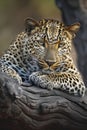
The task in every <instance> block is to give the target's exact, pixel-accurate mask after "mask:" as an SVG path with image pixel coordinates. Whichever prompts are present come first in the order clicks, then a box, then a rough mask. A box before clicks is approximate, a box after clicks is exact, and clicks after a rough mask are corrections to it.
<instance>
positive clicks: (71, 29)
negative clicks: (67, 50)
mask: <svg viewBox="0 0 87 130" xmlns="http://www.w3.org/2000/svg"><path fill="white" fill-rule="evenodd" d="M79 28H80V23H74V24H72V25H69V26H66V27H65V29H66V30H67V31H69V32H70V33H71V34H72V35H73V37H75V33H76V32H78V30H79Z"/></svg>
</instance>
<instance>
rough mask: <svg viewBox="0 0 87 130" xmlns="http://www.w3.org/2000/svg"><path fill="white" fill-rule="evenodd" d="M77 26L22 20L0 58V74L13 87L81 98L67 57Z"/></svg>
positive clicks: (78, 79) (76, 76) (80, 88)
mask: <svg viewBox="0 0 87 130" xmlns="http://www.w3.org/2000/svg"><path fill="white" fill-rule="evenodd" d="M79 28H80V23H78V22H77V23H74V24H71V25H64V23H62V22H60V21H58V20H56V19H41V20H38V21H36V20H34V19H32V18H27V19H26V20H25V30H24V31H23V32H21V33H19V34H18V35H17V37H16V39H15V40H14V41H13V42H12V43H11V44H10V46H9V48H8V49H7V51H6V52H5V53H4V54H3V55H2V56H1V58H0V71H1V72H3V73H5V74H7V75H9V76H10V77H11V78H13V79H15V80H16V81H17V83H19V84H20V85H22V83H31V84H34V85H36V86H37V87H41V88H43V89H48V90H53V89H57V90H60V91H64V92H66V93H68V94H71V95H74V96H80V97H82V96H84V95H85V91H86V87H85V84H84V82H83V79H82V76H81V74H80V72H79V70H78V69H77V67H76V66H75V64H74V62H73V58H72V56H71V49H72V41H73V39H74V37H75V36H76V33H77V32H78V30H79Z"/></svg>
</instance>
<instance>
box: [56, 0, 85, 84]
mask: <svg viewBox="0 0 87 130" xmlns="http://www.w3.org/2000/svg"><path fill="white" fill-rule="evenodd" d="M56 4H57V6H58V7H59V8H60V9H61V13H62V18H63V21H64V23H65V24H66V25H68V24H73V23H74V22H80V24H81V28H80V31H79V32H78V35H77V37H76V39H75V41H74V46H75V49H76V52H77V58H78V59H77V60H78V67H79V70H80V71H81V73H82V75H83V80H84V82H85V84H86V86H87V0H56Z"/></svg>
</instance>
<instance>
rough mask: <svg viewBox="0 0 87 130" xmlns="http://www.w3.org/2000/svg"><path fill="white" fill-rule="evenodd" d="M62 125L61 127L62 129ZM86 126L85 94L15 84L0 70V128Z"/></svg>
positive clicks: (83, 129) (81, 129) (51, 129)
mask: <svg viewBox="0 0 87 130" xmlns="http://www.w3.org/2000/svg"><path fill="white" fill-rule="evenodd" d="M63 128H64V129H63ZM65 128H67V130H73V129H76V130H87V95H85V97H83V98H80V97H74V96H71V95H69V94H66V93H64V92H61V91H58V90H52V91H50V90H46V89H42V88H39V87H35V86H31V85H30V86H29V87H27V86H19V85H18V84H17V83H16V82H15V81H13V80H12V79H10V78H9V77H8V76H7V75H4V74H2V73H0V130H2V129H4V130H26V129H29V130H36V129H38V130H41V129H42V130H44V129H45V130H58V129H59V130H65Z"/></svg>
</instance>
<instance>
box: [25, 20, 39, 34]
mask: <svg viewBox="0 0 87 130" xmlns="http://www.w3.org/2000/svg"><path fill="white" fill-rule="evenodd" d="M35 27H39V22H37V21H35V20H34V19H32V18H27V19H26V20H25V31H26V32H28V33H31V31H32V30H33V29H34V28H35Z"/></svg>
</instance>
